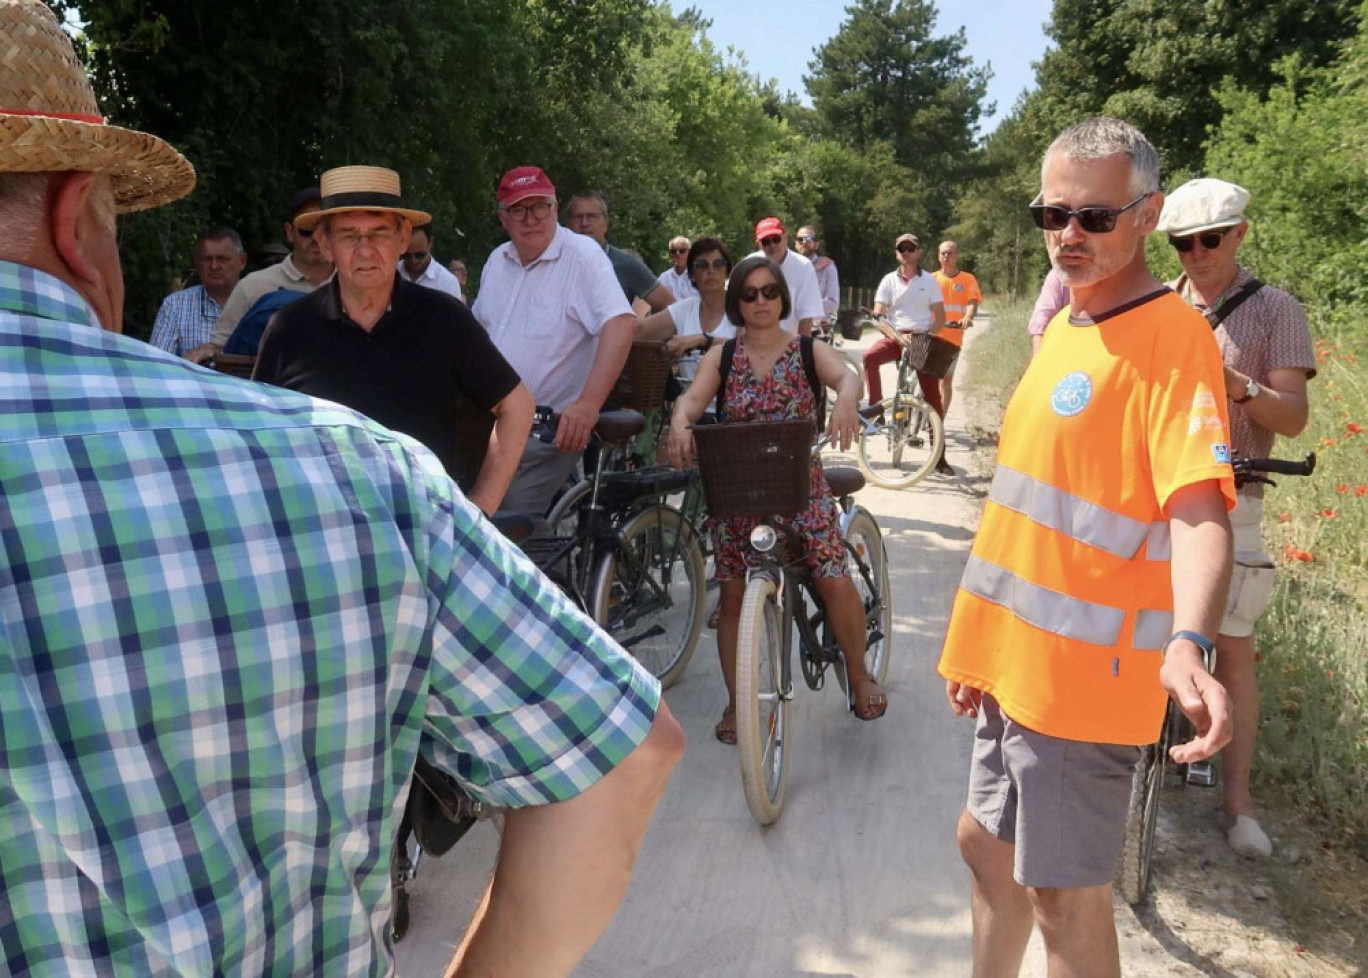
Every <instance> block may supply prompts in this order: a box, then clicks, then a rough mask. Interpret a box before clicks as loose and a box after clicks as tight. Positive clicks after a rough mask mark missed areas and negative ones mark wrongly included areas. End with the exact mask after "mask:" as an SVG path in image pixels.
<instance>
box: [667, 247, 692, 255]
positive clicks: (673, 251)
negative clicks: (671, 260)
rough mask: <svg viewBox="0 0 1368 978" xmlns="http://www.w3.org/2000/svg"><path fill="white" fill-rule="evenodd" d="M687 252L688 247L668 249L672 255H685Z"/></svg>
mask: <svg viewBox="0 0 1368 978" xmlns="http://www.w3.org/2000/svg"><path fill="white" fill-rule="evenodd" d="M688 253H689V249H688V248H671V249H670V254H672V255H687V254H688Z"/></svg>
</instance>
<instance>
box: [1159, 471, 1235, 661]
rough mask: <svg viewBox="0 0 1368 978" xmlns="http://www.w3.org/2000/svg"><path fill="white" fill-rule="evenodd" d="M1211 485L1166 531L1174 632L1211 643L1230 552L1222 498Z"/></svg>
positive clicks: (1222, 605)
mask: <svg viewBox="0 0 1368 978" xmlns="http://www.w3.org/2000/svg"><path fill="white" fill-rule="evenodd" d="M1211 485H1212V487H1213V488H1212V490H1211V494H1208V495H1207V496H1206V497H1205V498H1203V499H1201V500H1199V501H1194V505H1192V506H1189V507H1187V508H1186V509H1185V510H1184V512H1183V513H1182V514H1181V515H1179V514H1175V515H1174V518H1173V519H1171V520H1170V521H1169V529H1170V532H1171V535H1172V540H1173V560H1172V564H1171V575H1172V581H1173V628H1174V631H1178V630H1181V629H1188V630H1191V631H1194V632H1197V633H1199V634H1201V635H1205V636H1206V637H1207V638H1211V639H1214V638H1215V637H1216V632H1217V631H1218V630H1219V628H1220V626H1221V618H1222V617H1223V615H1224V613H1225V603H1226V596H1227V594H1228V593H1229V590H1230V572H1231V565H1232V564H1233V562H1234V553H1233V538H1232V536H1231V532H1230V521H1229V519H1228V518H1227V516H1226V511H1225V502H1224V499H1223V497H1221V496H1220V492H1219V489H1216V488H1215V484H1214V483H1212V484H1211ZM1212 494H1214V496H1213V495H1212Z"/></svg>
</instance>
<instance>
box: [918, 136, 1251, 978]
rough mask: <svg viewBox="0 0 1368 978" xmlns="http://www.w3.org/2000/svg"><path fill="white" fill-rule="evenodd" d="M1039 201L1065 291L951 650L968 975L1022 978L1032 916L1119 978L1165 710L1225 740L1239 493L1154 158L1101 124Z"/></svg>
mask: <svg viewBox="0 0 1368 978" xmlns="http://www.w3.org/2000/svg"><path fill="white" fill-rule="evenodd" d="M1041 176H1042V179H1041V192H1040V195H1039V196H1038V197H1037V199H1036V200H1035V201H1034V202H1033V203H1032V204H1031V205H1030V210H1031V214H1032V216H1033V218H1034V219H1035V221H1036V224H1037V226H1038V227H1040V228H1041V229H1042V230H1043V231H1044V232H1045V245H1046V249H1047V250H1048V252H1049V255H1050V260H1051V262H1052V263H1053V264H1054V266H1055V268H1056V269H1058V270H1059V273H1060V276H1061V278H1062V279H1063V280H1064V282H1065V284H1066V285H1067V286H1068V287H1069V290H1070V300H1071V304H1070V308H1069V310H1068V311H1067V312H1061V313H1060V314H1059V316H1060V317H1065V316H1067V317H1068V319H1067V321H1065V320H1063V319H1062V318H1061V319H1059V320H1058V323H1059V325H1058V326H1057V328H1055V329H1052V330H1050V331H1049V332H1048V333H1046V334H1045V339H1044V342H1043V343H1042V345H1041V347H1040V353H1039V355H1037V356H1036V358H1035V359H1034V360H1032V361H1031V365H1030V367H1029V368H1028V369H1027V370H1026V373H1025V374H1024V375H1023V376H1022V378H1021V381H1020V383H1019V384H1018V386H1017V388H1016V391H1015V393H1014V394H1013V396H1012V400H1011V403H1010V404H1009V405H1008V407H1007V411H1006V413H1005V415H1004V417H1003V420H1002V424H1001V427H1000V435H999V443H998V457H997V466H996V472H995V473H994V476H993V483H992V486H991V489H990V491H989V495H988V502H987V505H986V506H985V508H984V512H983V517H982V520H981V521H980V525H979V531H978V534H977V536H976V537H975V540H974V546H973V551H972V553H971V554H970V557H969V561H968V563H967V565H966V567H965V571H964V577H963V579H962V580H961V583H960V588H959V591H958V593H957V594H956V596H955V605H954V610H953V611H952V613H951V617H950V625H949V628H948V630H947V633H946V638H945V645H944V648H943V650H942V653H941V660H940V673H941V675H942V676H944V677H945V679H946V697H947V699H948V701H949V704H950V708H951V709H952V710H953V711H954V712H955V713H956V714H957V715H964V714H968V715H970V716H974V717H976V718H977V721H978V724H977V729H976V730H975V740H974V751H973V760H972V762H971V765H970V774H969V799H968V804H967V805H966V807H965V810H964V812H963V813H962V814H961V816H960V820H959V825H958V827H957V836H958V841H959V845H960V851H961V853H962V854H963V856H964V860H965V862H966V863H967V864H968V866H969V869H970V872H971V874H972V876H973V912H974V938H973V940H974V973H975V974H980V975H995V976H996V975H1011V974H1015V973H1016V972H1017V970H1018V968H1019V967H1020V964H1021V959H1022V956H1023V955H1024V953H1025V951H1026V943H1027V941H1028V939H1029V938H1030V935H1031V929H1032V925H1033V924H1038V925H1039V927H1040V930H1041V933H1042V935H1043V936H1044V938H1045V947H1046V953H1047V955H1048V956H1049V958H1050V969H1051V973H1054V972H1056V971H1058V973H1060V974H1070V975H1088V976H1089V978H1119V976H1120V974H1121V966H1120V958H1119V952H1118V949H1117V941H1116V928H1115V922H1114V920H1113V911H1112V878H1113V876H1114V875H1115V872H1116V866H1117V861H1118V856H1119V854H1120V851H1121V846H1122V840H1123V838H1124V836H1125V827H1126V811H1127V807H1128V804H1129V801H1130V794H1131V780H1132V773H1133V771H1134V768H1135V765H1136V762H1137V760H1138V759H1139V756H1140V748H1141V747H1142V746H1147V745H1150V744H1153V743H1154V742H1155V741H1156V740H1158V738H1159V733H1160V727H1161V725H1162V722H1163V718H1164V712H1165V706H1166V701H1167V699H1168V698H1169V697H1170V696H1171V697H1172V698H1173V700H1174V701H1175V702H1176V703H1177V704H1178V706H1179V708H1180V709H1182V711H1183V712H1184V713H1185V714H1187V716H1188V717H1190V718H1191V719H1192V721H1193V723H1194V724H1195V726H1196V729H1197V738H1196V739H1195V740H1193V741H1192V742H1191V743H1188V744H1183V745H1179V746H1177V747H1175V748H1174V749H1173V751H1172V753H1173V759H1174V760H1176V761H1178V762H1182V763H1185V762H1188V761H1195V760H1200V759H1202V758H1204V757H1209V756H1211V755H1212V754H1214V753H1215V752H1216V751H1218V750H1219V749H1220V748H1221V747H1222V746H1223V745H1224V744H1225V743H1227V742H1228V741H1229V740H1230V736H1231V729H1232V728H1231V720H1230V711H1229V706H1228V703H1227V698H1226V693H1225V690H1224V689H1223V688H1222V687H1221V685H1220V683H1218V682H1217V681H1216V680H1215V679H1214V678H1213V677H1212V676H1211V675H1210V674H1209V673H1208V672H1207V670H1206V666H1205V664H1204V662H1203V653H1209V652H1210V650H1211V648H1212V639H1213V637H1214V636H1215V634H1216V631H1215V630H1216V626H1217V624H1218V623H1219V621H1220V617H1221V610H1222V608H1223V606H1224V602H1225V595H1226V587H1227V585H1228V583H1229V580H1230V525H1229V522H1228V520H1227V517H1226V511H1227V509H1228V508H1229V507H1230V506H1232V505H1233V503H1234V497H1235V487H1234V474H1233V472H1232V470H1231V467H1230V448H1229V443H1228V440H1227V436H1226V412H1225V400H1224V398H1223V397H1221V396H1220V394H1221V393H1222V392H1223V390H1224V382H1223V378H1222V367H1221V356H1220V351H1219V350H1218V349H1217V347H1216V343H1215V341H1214V340H1213V339H1212V336H1211V329H1210V327H1209V326H1208V325H1207V323H1206V322H1205V321H1204V320H1203V319H1202V318H1201V317H1200V316H1199V315H1197V314H1196V313H1195V312H1193V310H1192V309H1191V308H1190V307H1189V306H1188V305H1187V304H1186V303H1184V302H1183V301H1182V300H1181V299H1180V298H1179V297H1178V296H1176V295H1174V294H1173V292H1172V291H1170V290H1169V289H1167V288H1165V287H1164V285H1163V284H1162V283H1161V282H1159V281H1158V280H1157V279H1156V278H1155V277H1154V276H1153V275H1152V274H1151V273H1150V270H1149V268H1148V267H1147V266H1146V264H1145V248H1144V243H1145V237H1146V235H1148V234H1149V233H1150V232H1151V231H1153V230H1154V227H1155V224H1156V222H1157V221H1158V219H1159V212H1160V208H1161V205H1162V204H1163V195H1162V194H1161V193H1159V190H1158V165H1157V157H1156V155H1155V153H1154V149H1153V147H1151V146H1150V144H1149V142H1148V140H1146V139H1145V137H1144V136H1143V135H1142V134H1141V133H1140V132H1139V130H1137V129H1135V128H1134V127H1132V126H1129V125H1127V124H1126V123H1123V122H1120V121H1118V120H1115V119H1090V120H1087V121H1085V122H1082V123H1080V124H1079V125H1077V126H1075V127H1074V128H1072V129H1070V130H1068V131H1066V132H1065V133H1064V134H1062V135H1061V136H1060V137H1059V138H1058V139H1056V140H1055V141H1054V143H1052V144H1051V146H1050V148H1049V150H1048V151H1047V152H1046V154H1045V160H1044V164H1043V167H1042V175H1041Z"/></svg>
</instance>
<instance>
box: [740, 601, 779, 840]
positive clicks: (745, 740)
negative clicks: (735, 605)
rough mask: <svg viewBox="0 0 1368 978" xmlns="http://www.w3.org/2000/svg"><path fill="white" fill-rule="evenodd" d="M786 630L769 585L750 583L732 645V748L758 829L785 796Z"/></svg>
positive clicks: (775, 814)
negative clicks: (734, 654)
mask: <svg viewBox="0 0 1368 978" xmlns="http://www.w3.org/2000/svg"><path fill="white" fill-rule="evenodd" d="M788 628H789V620H788V616H787V615H786V614H785V613H784V610H783V609H782V608H780V607H779V599H778V589H777V588H776V586H775V583H774V581H773V580H771V579H770V578H768V577H763V576H762V577H756V578H753V579H752V580H751V581H750V582H749V583H748V584H747V585H746V597H745V599H744V600H743V601H742V603H741V622H740V634H739V635H738V637H737V641H736V747H737V751H738V753H739V755H740V759H741V788H742V790H743V791H744V792H745V795H746V804H747V806H749V808H750V811H751V815H752V816H754V818H755V820H756V821H757V822H759V823H760V824H761V825H772V824H773V823H774V822H775V821H776V820H778V818H779V813H780V812H781V811H782V810H783V807H784V796H785V794H786V793H787V791H788V760H789V747H788V739H789V705H790V704H789V701H788V700H787V699H785V698H784V696H785V693H786V691H785V690H784V688H783V682H784V679H783V658H784V655H785V653H786V646H787V644H788V642H787V639H788V636H787V634H785V633H786V631H787V629H788Z"/></svg>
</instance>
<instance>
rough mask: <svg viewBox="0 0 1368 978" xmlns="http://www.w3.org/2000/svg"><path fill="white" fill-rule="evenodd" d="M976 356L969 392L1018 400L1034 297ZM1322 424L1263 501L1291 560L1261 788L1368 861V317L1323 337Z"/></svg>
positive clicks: (999, 310)
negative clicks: (1300, 464)
mask: <svg viewBox="0 0 1368 978" xmlns="http://www.w3.org/2000/svg"><path fill="white" fill-rule="evenodd" d="M984 311H985V312H988V313H991V314H992V323H991V326H990V327H989V329H988V331H987V332H986V333H985V334H984V335H982V336H979V337H978V338H977V339H976V341H975V343H974V346H973V348H972V350H971V351H970V353H969V356H970V359H971V361H972V372H971V374H970V389H971V391H972V392H973V393H974V394H975V395H976V396H978V397H981V398H988V399H992V400H995V401H997V402H998V403H999V404H1002V405H1005V404H1006V402H1007V400H1008V399H1009V398H1010V397H1011V393H1012V391H1013V390H1014V389H1015V388H1016V383H1017V381H1018V380H1019V379H1020V376H1021V373H1022V371H1023V370H1024V369H1025V366H1026V363H1027V362H1028V361H1029V358H1030V342H1029V340H1028V339H1027V338H1026V321H1027V319H1028V318H1029V317H1030V311H1031V304H1030V303H1029V302H1021V301H1019V302H1015V303H1009V302H1006V301H1003V300H994V299H989V301H988V302H986V303H985V305H984ZM1317 359H1318V361H1319V371H1320V373H1319V375H1318V377H1317V378H1316V379H1315V380H1313V381H1312V382H1311V385H1310V398H1311V421H1310V424H1308V425H1307V429H1306V431H1305V432H1304V433H1303V434H1302V435H1301V436H1300V437H1298V438H1296V439H1294V440H1290V441H1289V440H1287V439H1279V440H1278V442H1277V444H1276V445H1275V447H1274V453H1275V454H1277V455H1279V456H1281V457H1288V458H1299V457H1300V456H1301V455H1302V454H1303V453H1304V452H1307V451H1314V452H1316V454H1317V458H1318V466H1317V469H1316V473H1315V475H1314V476H1312V477H1311V478H1310V479H1297V478H1283V479H1279V480H1278V483H1279V484H1278V486H1277V487H1276V488H1271V489H1269V490H1268V492H1267V493H1266V495H1265V499H1264V514H1265V523H1264V541H1265V548H1266V549H1267V550H1268V552H1269V553H1270V554H1271V555H1272V556H1273V558H1274V560H1275V561H1276V562H1277V564H1278V577H1277V584H1276V586H1275V588H1274V594H1273V600H1272V603H1271V605H1270V606H1269V610H1268V612H1267V613H1266V614H1265V615H1264V616H1263V618H1262V619H1261V620H1260V622H1259V627H1258V631H1257V633H1256V635H1255V643H1256V644H1255V647H1256V649H1257V650H1258V663H1257V666H1256V668H1257V670H1258V678H1259V692H1260V699H1261V704H1262V719H1261V721H1260V726H1259V741H1258V755H1257V757H1256V759H1255V764H1254V779H1255V786H1256V793H1257V794H1258V795H1260V796H1267V795H1268V794H1269V793H1273V794H1276V795H1279V796H1281V797H1282V798H1283V799H1284V800H1286V801H1288V802H1290V803H1292V804H1294V805H1295V806H1297V808H1298V809H1299V810H1301V811H1306V812H1310V813H1314V814H1315V815H1317V816H1319V817H1320V818H1321V819H1322V820H1323V822H1324V824H1325V825H1326V826H1327V827H1328V830H1329V831H1330V832H1331V833H1332V834H1333V835H1334V836H1335V837H1336V838H1337V839H1338V840H1339V841H1342V842H1345V843H1348V844H1349V845H1352V846H1353V847H1354V848H1356V849H1357V850H1358V851H1359V852H1361V853H1363V854H1365V855H1368V814H1365V813H1368V321H1359V322H1357V323H1351V324H1349V325H1348V326H1347V327H1345V326H1341V328H1338V329H1336V330H1335V331H1334V339H1333V340H1329V339H1325V340H1319V341H1317Z"/></svg>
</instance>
